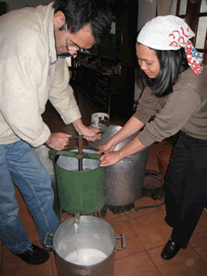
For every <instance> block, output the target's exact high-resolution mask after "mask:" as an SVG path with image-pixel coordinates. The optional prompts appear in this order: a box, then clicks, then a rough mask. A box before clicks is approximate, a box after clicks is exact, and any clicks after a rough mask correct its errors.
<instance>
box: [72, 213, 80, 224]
mask: <svg viewBox="0 0 207 276" xmlns="http://www.w3.org/2000/svg"><path fill="white" fill-rule="evenodd" d="M79 223H80V213H79V212H75V214H74V219H73V224H79Z"/></svg>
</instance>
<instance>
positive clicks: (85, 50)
mask: <svg viewBox="0 0 207 276" xmlns="http://www.w3.org/2000/svg"><path fill="white" fill-rule="evenodd" d="M64 28H65V32H66V41H65V46H66V48H67V49H68V51H75V53H74V55H75V54H76V53H77V52H80V53H85V54H90V53H91V52H90V50H89V49H83V48H80V47H79V46H78V45H75V44H74V42H72V41H71V40H70V44H71V45H68V26H67V24H65V25H64Z"/></svg>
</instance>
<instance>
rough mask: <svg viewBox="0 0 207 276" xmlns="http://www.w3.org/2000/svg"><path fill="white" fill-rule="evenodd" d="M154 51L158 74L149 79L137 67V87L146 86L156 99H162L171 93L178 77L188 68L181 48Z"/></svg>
mask: <svg viewBox="0 0 207 276" xmlns="http://www.w3.org/2000/svg"><path fill="white" fill-rule="evenodd" d="M149 49H150V50H154V51H155V53H156V55H157V58H158V61H159V63H160V72H159V74H158V75H157V77H156V78H154V79H152V78H149V77H148V76H147V75H146V74H145V73H144V71H143V70H141V68H140V66H139V65H138V70H137V73H138V74H137V75H138V79H137V82H138V85H139V86H140V87H141V88H143V87H145V86H148V87H150V88H151V89H152V91H153V94H154V95H156V96H157V97H163V96H166V95H168V94H170V93H171V92H172V91H173V85H174V84H175V83H176V81H177V79H178V77H179V75H180V74H181V73H182V72H184V71H185V70H186V69H187V68H188V67H189V65H188V62H187V59H186V55H185V50H184V49H183V48H181V49H179V50H175V51H174V50H166V51H165V50H155V49H152V48H149Z"/></svg>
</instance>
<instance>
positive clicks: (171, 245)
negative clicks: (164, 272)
mask: <svg viewBox="0 0 207 276" xmlns="http://www.w3.org/2000/svg"><path fill="white" fill-rule="evenodd" d="M179 250H180V246H179V245H177V244H176V243H175V242H174V241H172V240H169V241H168V242H167V243H166V245H165V247H164V248H163V250H162V253H161V257H162V258H163V259H165V260H170V259H172V258H173V257H174V256H175V255H176V254H177V253H178V251H179Z"/></svg>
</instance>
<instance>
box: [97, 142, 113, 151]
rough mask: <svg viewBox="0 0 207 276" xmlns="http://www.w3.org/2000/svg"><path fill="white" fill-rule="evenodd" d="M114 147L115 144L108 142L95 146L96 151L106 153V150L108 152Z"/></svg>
mask: <svg viewBox="0 0 207 276" xmlns="http://www.w3.org/2000/svg"><path fill="white" fill-rule="evenodd" d="M114 148H115V146H113V145H112V144H110V143H109V142H108V143H106V144H103V145H101V146H99V147H97V150H98V151H97V153H99V154H100V153H108V152H110V151H113V150H114Z"/></svg>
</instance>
